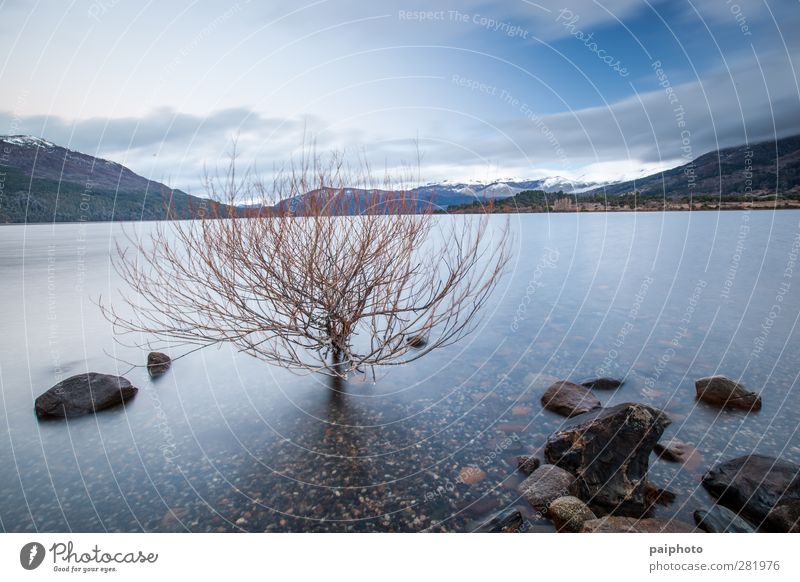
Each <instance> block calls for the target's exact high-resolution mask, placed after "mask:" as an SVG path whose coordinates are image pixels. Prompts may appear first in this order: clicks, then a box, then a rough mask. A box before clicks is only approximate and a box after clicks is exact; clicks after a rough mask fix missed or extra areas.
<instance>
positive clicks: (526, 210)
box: [0, 200, 800, 227]
mask: <svg viewBox="0 0 800 582" xmlns="http://www.w3.org/2000/svg"><path fill="white" fill-rule="evenodd" d="M481 208H482V209H476V210H464V209H459V210H455V211H446V210H440V211H436V212H435V213H434V216H455V215H458V214H497V215H509V216H510V215H514V214H602V213H605V214H631V213H636V212H646V213H648V214H652V213H654V212H687V213H689V212H731V211H737V210H738V211H743V210H800V201H796V200H787V201H786V203H785V204H781V205H775V204H772V205H771V206H770V205H759V204H756V205H748V204H743V205H735V206H734V205H731V206H728V205H724V206H722V207H721V208H711V207H705V208H700V207H695V208H680V207H678V206H675V207H669V206H668V207H662V208H652V207H644V206H642V207H638V208H608V209H585V208H575V209H563V208H559V209H553V208H550V209H548V210H541V209H538V208H530V207H522V208H518V209H516V210H514V211H507V210H505V209H503V210H494V211H491V212H485V210H486V207H481ZM185 220H194V219H190V218H186V219H179V220H73V221H66V220H65V221H60V222H2V223H0V227H3V226H56V225H60V224H131V223H135V224H141V223H149V222H183V221H185Z"/></svg>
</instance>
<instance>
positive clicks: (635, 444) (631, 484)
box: [544, 403, 670, 517]
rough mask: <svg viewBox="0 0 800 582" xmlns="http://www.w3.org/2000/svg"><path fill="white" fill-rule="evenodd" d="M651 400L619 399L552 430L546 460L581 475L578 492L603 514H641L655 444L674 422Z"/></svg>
mask: <svg viewBox="0 0 800 582" xmlns="http://www.w3.org/2000/svg"><path fill="white" fill-rule="evenodd" d="M669 423H670V420H669V418H667V415H666V414H664V413H663V412H661V411H660V410H656V409H655V408H652V407H650V406H648V405H646V404H633V403H626V404H619V405H617V406H613V407H611V408H604V409H602V410H599V411H597V412H591V413H589V414H586V415H584V416H582V417H578V418H576V419H574V420H572V421H570V422H569V423H566V424H565V426H564V427H563V428H562V429H561V430H559V431H558V432H556V433H555V434H553V435H551V436H550V437H549V438H548V439H547V444H546V446H545V451H544V454H545V460H546V461H547V462H548V463H552V464H554V465H558V466H559V467H561V468H562V469H566V470H567V471H569V472H570V473H572V474H574V475H575V476H576V478H577V479H576V481H575V485H574V494H575V495H576V497H579V498H580V499H583V500H584V501H586V502H587V503H588V504H589V506H590V507H591V508H592V510H593V511H594V512H595V513H596V514H598V515H605V514H606V513H611V512H614V513H616V514H618V515H629V516H633V517H639V516H641V515H642V513H643V512H644V511H645V509H646V508H647V502H646V499H645V483H646V474H647V469H648V459H649V457H650V452H651V451H652V450H653V446H654V445H655V444H656V443H657V442H658V439H659V437H661V434H662V433H663V432H664V429H665V428H666V427H667V426H668V425H669Z"/></svg>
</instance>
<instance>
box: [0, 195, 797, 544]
mask: <svg viewBox="0 0 800 582" xmlns="http://www.w3.org/2000/svg"><path fill="white" fill-rule="evenodd" d="M493 220H496V221H500V220H502V218H501V217H497V216H496V217H493ZM511 224H512V228H513V230H514V232H515V235H516V242H515V254H514V258H513V261H512V263H513V264H512V268H511V269H510V273H509V275H508V276H507V277H506V278H505V279H504V280H503V281H502V282H501V284H500V286H499V287H498V289H497V291H496V293H495V295H494V296H493V298H492V300H491V302H490V304H489V305H488V306H487V309H486V311H485V312H484V318H483V320H482V323H481V326H480V328H479V329H478V330H477V331H476V332H475V333H474V334H472V335H471V336H469V337H468V338H467V339H466V340H465V341H463V342H462V343H460V344H457V345H455V346H451V347H449V348H446V349H443V350H440V351H438V352H435V353H433V354H431V355H429V356H427V357H426V358H423V359H421V360H419V361H418V362H415V363H414V364H412V365H408V366H403V367H399V368H397V369H392V370H390V371H388V372H386V373H384V374H382V375H381V376H380V377H379V378H378V381H377V382H375V383H373V382H372V381H371V380H370V381H365V380H362V379H355V380H353V381H351V382H349V383H348V386H347V392H348V394H347V395H346V396H345V397H342V398H334V397H332V394H333V393H332V392H331V391H330V390H329V389H328V383H327V381H326V380H325V379H324V378H320V377H315V376H297V375H293V374H291V373H289V372H287V371H286V370H283V369H281V368H276V367H274V366H270V365H268V364H265V363H263V362H260V361H258V360H255V359H253V358H250V357H248V356H244V355H241V354H238V353H235V352H234V351H232V350H231V349H230V348H227V347H223V348H221V349H216V348H210V349H206V350H201V351H198V352H196V353H193V354H191V355H189V356H187V357H185V358H181V359H180V360H177V361H176V362H174V364H173V366H172V368H171V369H170V370H169V372H167V374H166V375H164V376H162V377H161V378H158V379H155V380H151V379H150V378H149V377H148V375H147V373H146V370H144V369H143V368H141V367H138V368H134V369H132V370H131V369H130V368H131V366H130V365H129V363H135V364H143V363H144V360H145V358H146V351H142V350H139V349H136V348H131V347H125V346H123V345H120V344H119V343H117V342H115V338H114V335H113V333H112V330H111V326H110V324H109V323H108V322H107V321H106V320H105V319H104V318H103V317H102V315H101V313H100V310H99V308H98V306H97V302H98V300H100V299H101V298H102V299H103V300H107V299H108V298H113V297H115V296H116V294H117V291H118V289H119V288H122V287H124V283H123V282H122V281H120V280H119V279H118V277H117V275H116V273H115V272H114V270H113V269H112V268H111V264H110V257H111V255H112V254H113V253H115V250H114V249H115V246H114V245H115V240H124V238H122V237H121V233H122V229H123V226H122V225H120V224H110V223H94V224H64V225H55V226H53V225H33V226H3V227H0V240H2V245H0V253H2V255H1V256H2V258H0V278H2V287H0V298H1V299H2V304H3V305H4V306H5V308H4V313H3V328H2V334H1V335H0V388H2V392H1V394H2V401H0V406H2V414H0V465H2V467H3V471H0V528H2V529H3V530H4V531H14V532H47V531H91V532H103V531H241V530H245V531H423V530H426V531H472V530H473V529H475V528H476V527H477V526H478V525H480V524H481V523H482V522H483V521H485V520H486V519H487V518H488V517H489V516H491V515H493V514H495V513H497V512H498V511H501V510H503V509H505V508H510V507H517V506H518V507H519V508H520V509H521V510H522V511H524V512H525V515H526V517H527V518H528V522H527V524H526V529H527V530H528V531H553V527H552V526H551V525H550V523H549V522H548V521H543V520H539V519H537V518H536V516H535V515H534V514H533V512H532V511H531V510H530V509H529V508H528V507H527V504H526V503H525V502H524V500H522V499H521V498H520V497H519V495H518V493H517V492H516V488H517V485H518V484H519V483H520V482H521V480H522V479H523V478H524V476H523V475H521V474H520V473H519V472H517V471H516V470H515V466H514V464H513V461H514V457H515V456H516V455H519V454H529V453H532V452H534V453H535V452H536V451H538V450H539V449H540V448H541V447H542V446H543V444H544V442H545V439H546V438H547V436H548V435H549V434H551V433H552V432H553V431H555V430H557V429H558V427H559V426H560V425H561V423H562V422H563V418H562V417H560V416H558V415H556V414H553V413H551V412H549V411H544V410H542V407H541V405H540V403H539V397H540V396H541V394H542V392H543V391H544V389H545V388H546V387H547V386H548V385H549V384H550V383H551V382H552V381H553V380H554V379H571V380H578V381H579V380H583V379H586V378H590V377H593V376H596V375H599V374H604V375H611V376H618V377H625V378H626V383H625V384H624V386H622V387H621V388H620V389H618V390H616V391H611V392H598V396H599V398H600V399H601V400H602V401H603V404H604V405H611V404H615V403H622V402H646V403H649V404H652V405H654V406H656V407H659V408H661V409H663V410H664V411H666V412H667V414H668V415H669V416H670V418H671V419H672V424H671V426H669V427H668V428H667V431H666V432H665V437H669V436H676V437H678V438H680V439H681V440H683V441H686V442H689V443H692V444H693V445H695V446H696V447H697V450H698V452H697V454H696V455H694V457H693V458H692V460H691V462H689V463H687V464H686V465H676V464H670V463H667V462H665V461H662V460H659V459H656V458H655V456H653V457H652V458H651V468H650V477H649V478H650V480H651V481H652V482H653V483H655V484H656V485H658V486H659V487H664V488H666V489H668V490H670V491H672V492H673V493H675V494H676V500H675V502H674V503H672V504H671V505H669V506H659V507H658V508H657V509H656V510H655V515H656V516H659V517H669V516H677V517H679V518H680V519H682V520H684V521H688V522H692V517H691V514H692V512H693V511H694V510H695V509H699V508H704V507H707V506H708V505H709V504H710V503H712V500H711V498H710V497H709V496H708V494H707V493H706V492H705V491H704V490H703V488H702V487H701V486H700V483H699V478H700V476H701V475H702V474H703V472H704V471H705V470H706V469H707V468H709V467H710V466H711V465H713V464H714V463H715V462H717V461H719V460H725V459H729V458H733V457H737V456H740V455H742V454H746V453H751V452H759V453H762V454H767V455H772V456H777V457H783V458H785V459H787V460H789V461H792V462H794V463H800V435H799V434H798V426H799V425H800V399H798V398H797V396H796V395H795V396H792V394H793V393H795V394H796V389H797V386H798V374H800V350H798V349H797V348H798V345H800V343H798V340H799V339H800V335H799V334H798V328H797V322H798V317H800V293H799V292H798V289H797V287H798V286H800V283H798V282H797V281H796V279H795V275H796V273H795V271H797V265H796V264H795V263H794V261H795V260H796V259H797V252H798V248H800V211H793V210H784V211H777V212H771V211H736V212H722V213H715V212H684V213H681V212H675V213H654V212H653V213H607V214H603V213H585V214H529V215H517V216H513V217H512V218H511ZM150 227H151V225H148V224H140V225H136V228H140V229H147V228H150ZM125 228H127V229H129V230H130V229H132V228H134V225H130V224H129V225H127V226H125ZM133 339H136V338H133ZM141 339H146V338H141ZM172 355H173V356H177V355H179V353H173V354H172ZM86 371H96V372H103V373H112V374H124V375H125V376H126V377H127V378H128V379H129V380H130V381H131V382H132V383H133V384H134V385H135V386H138V387H139V393H138V394H137V396H136V397H135V398H133V399H132V400H130V401H129V402H128V403H127V404H126V406H125V407H118V408H115V409H109V410H105V411H102V412H101V413H98V414H97V415H89V416H84V417H80V418H74V419H70V420H69V421H63V420H62V421H46V422H45V421H37V419H36V416H35V415H34V411H33V401H34V399H35V398H36V396H38V395H39V394H41V393H42V392H44V391H46V390H47V389H48V388H50V387H51V386H52V385H53V384H55V383H56V382H57V381H59V380H60V379H63V378H65V377H67V376H70V375H73V374H77V373H81V372H86ZM712 374H725V375H727V376H729V377H731V378H734V379H738V380H739V381H741V382H742V383H743V384H744V385H745V386H747V387H748V388H749V389H751V390H754V391H757V392H760V393H761V395H762V399H763V408H762V409H761V411H759V412H754V413H749V414H746V413H743V412H740V411H726V410H720V409H718V408H714V407H712V406H709V405H706V404H704V403H696V402H695V399H694V381H695V380H696V379H697V378H700V377H703V376H708V375H712ZM539 456H541V453H539ZM468 467H477V468H478V469H480V472H478V471H474V470H473V472H472V475H478V480H477V481H476V479H469V480H468V481H476V482H473V483H471V484H467V483H465V482H464V480H463V479H461V478H460V477H459V474H460V473H461V471H462V470H463V469H465V468H468ZM483 473H485V476H484V475H483ZM480 477H483V478H482V479H480Z"/></svg>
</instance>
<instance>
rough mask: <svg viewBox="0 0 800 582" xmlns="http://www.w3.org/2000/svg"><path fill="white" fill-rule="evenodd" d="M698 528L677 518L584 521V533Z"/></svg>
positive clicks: (676, 530) (645, 531) (689, 529)
mask: <svg viewBox="0 0 800 582" xmlns="http://www.w3.org/2000/svg"><path fill="white" fill-rule="evenodd" d="M695 531H697V530H696V528H695V527H694V526H692V525H689V524H688V523H685V522H683V521H678V520H676V519H656V518H648V519H636V518H634V517H614V516H610V517H601V518H599V519H590V520H588V521H585V522H583V527H582V528H581V532H582V533H691V532H695Z"/></svg>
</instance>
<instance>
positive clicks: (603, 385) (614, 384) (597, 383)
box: [581, 378, 625, 390]
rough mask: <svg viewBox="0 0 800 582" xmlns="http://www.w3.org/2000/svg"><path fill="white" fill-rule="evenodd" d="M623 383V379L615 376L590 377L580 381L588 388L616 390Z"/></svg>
mask: <svg viewBox="0 0 800 582" xmlns="http://www.w3.org/2000/svg"><path fill="white" fill-rule="evenodd" d="M624 383H625V380H617V379H616V378H592V379H591V380H584V381H583V382H581V386H583V387H584V388H589V389H590V390H616V389H617V388H619V387H620V386H622V385H623V384H624Z"/></svg>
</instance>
